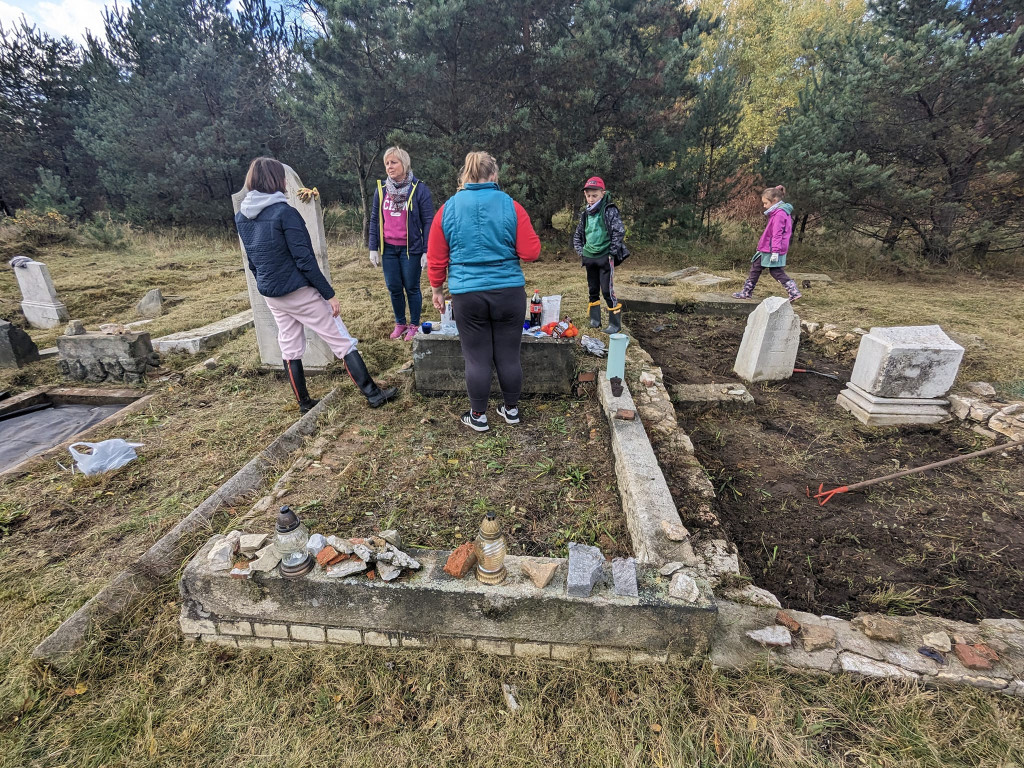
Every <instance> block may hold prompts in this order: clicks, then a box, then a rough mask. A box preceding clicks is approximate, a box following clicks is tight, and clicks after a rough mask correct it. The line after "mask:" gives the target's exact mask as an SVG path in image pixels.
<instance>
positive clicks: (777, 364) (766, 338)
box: [733, 296, 800, 382]
mask: <svg viewBox="0 0 1024 768" xmlns="http://www.w3.org/2000/svg"><path fill="white" fill-rule="evenodd" d="M799 347H800V317H799V316H798V315H797V314H796V313H795V312H794V311H793V305H792V304H790V302H789V301H787V300H786V299H784V298H782V297H780V296H769V297H768V298H767V299H765V300H764V301H762V302H761V303H760V304H759V305H758V306H757V309H755V310H754V311H753V312H751V313H750V315H748V316H747V327H746V330H744V331H743V341H741V342H740V351H739V353H738V354H737V355H736V365H735V366H733V370H734V371H736V373H737V375H738V376H739V377H740V378H742V379H744V380H745V381H751V382H753V381H780V380H782V379H788V378H790V377H791V376H792V375H793V364H794V363H795V362H796V353H797V350H798V349H799Z"/></svg>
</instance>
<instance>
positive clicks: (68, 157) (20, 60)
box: [0, 20, 93, 215]
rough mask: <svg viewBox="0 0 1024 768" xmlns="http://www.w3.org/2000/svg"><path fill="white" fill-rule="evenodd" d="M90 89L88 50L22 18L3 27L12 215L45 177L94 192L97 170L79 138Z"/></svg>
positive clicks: (2, 194)
mask: <svg viewBox="0 0 1024 768" xmlns="http://www.w3.org/2000/svg"><path fill="white" fill-rule="evenodd" d="M87 98H88V93H87V90H86V81H85V78H84V76H83V73H82V51H81V49H80V48H79V47H78V46H77V45H75V43H74V42H73V41H71V40H70V39H69V38H66V37H65V38H55V37H51V36H50V35H47V34H45V33H43V32H40V31H38V30H37V29H36V28H35V27H34V26H31V25H29V24H27V23H26V22H24V20H22V22H21V23H19V24H17V25H16V26H15V27H13V28H12V29H3V28H2V27H0V146H2V147H3V150H2V151H0V206H2V207H3V208H5V209H6V212H7V213H8V215H10V214H11V213H12V209H13V208H15V207H17V206H20V205H23V204H24V203H25V202H26V200H27V198H28V196H29V195H30V194H31V192H32V190H33V189H34V188H35V187H36V184H37V183H38V181H39V177H38V175H37V169H38V168H43V169H45V170H46V172H48V173H52V174H55V175H56V176H57V180H58V183H59V184H61V185H63V186H65V187H67V188H68V189H70V190H71V193H72V194H79V195H84V196H86V197H90V198H91V197H92V196H90V195H89V194H88V190H89V189H90V187H91V186H92V185H91V176H92V174H93V168H92V165H91V163H90V162H89V158H88V157H87V156H86V155H85V152H83V151H82V148H81V146H80V145H79V144H78V142H77V141H76V139H75V135H74V131H75V127H76V125H77V123H78V121H79V120H80V119H81V115H82V110H83V107H84V105H85V103H86V101H87Z"/></svg>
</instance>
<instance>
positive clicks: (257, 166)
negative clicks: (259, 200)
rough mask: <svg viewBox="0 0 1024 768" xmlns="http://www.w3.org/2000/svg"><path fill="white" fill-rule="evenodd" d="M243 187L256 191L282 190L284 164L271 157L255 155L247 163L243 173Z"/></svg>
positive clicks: (283, 189) (283, 187) (283, 188)
mask: <svg viewBox="0 0 1024 768" xmlns="http://www.w3.org/2000/svg"><path fill="white" fill-rule="evenodd" d="M245 188H246V189H248V190H250V191H251V190H256V191H257V192H267V193H273V192H284V191H285V174H284V166H283V165H281V161H280V160H275V159H274V158H272V157H257V158H256V159H255V160H253V161H252V163H250V164H249V172H248V173H247V174H245Z"/></svg>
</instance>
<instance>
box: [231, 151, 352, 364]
mask: <svg viewBox="0 0 1024 768" xmlns="http://www.w3.org/2000/svg"><path fill="white" fill-rule="evenodd" d="M284 173H285V195H287V197H288V204H289V205H290V206H292V207H293V208H294V209H295V210H297V211H298V212H299V213H300V214H302V220H303V221H305V222H306V230H307V231H308V232H309V239H310V240H311V241H312V242H313V253H314V254H315V255H316V261H317V264H319V265H320V271H321V272H323V273H324V277H325V278H327V280H328V281H329V280H330V279H331V268H330V267H329V266H328V264H327V234H326V232H325V231H324V213H323V209H322V208H321V207H320V200H318V199H317V198H316V197H313V198H311V199H310V201H309V202H308V203H304V202H302V201H301V200H299V197H298V191H299V190H300V189H301V188H302V186H303V185H302V179H300V178H299V175H298V174H297V173H296V172H295V171H294V170H293V169H292V168H291V166H288V165H286V166H285V167H284ZM245 195H246V190H245V189H244V188H243V189H240V190H239V191H238V192H236V193H235V194H233V195H232V196H231V204H232V206H233V207H234V209H235V213H238V211H239V208H240V207H241V205H242V200H244V199H245ZM242 266H243V268H244V269H245V281H246V283H247V284H248V286H249V303H250V304H251V305H252V313H253V320H254V321H255V326H256V343H257V344H258V345H259V349H260V360H261V361H263V364H264V365H267V366H270V367H271V368H279V369H282V370H283V369H284V362H283V361H282V358H281V348H280V347H279V346H278V344H277V324H276V323H275V322H274V316H273V315H272V314H270V307H268V306H267V302H266V299H264V298H263V297H262V296H261V295H260V292H259V291H258V290H257V289H256V278H255V277H254V276H253V274H252V272H251V271H250V269H249V260H248V259H247V258H246V257H245V245H244V244H243V245H242ZM332 360H334V353H332V352H331V349H330V347H328V346H327V344H326V343H324V341H323V340H322V339H321V338H320V337H319V336H317V335H316V334H315V333H313V332H312V331H311V330H309V329H308V328H307V329H306V354H305V355H303V357H302V364H303V366H304V367H305V368H306V369H307V370H319V369H322V368H324V367H325V366H326V365H327V364H328V363H330V362H331V361H332Z"/></svg>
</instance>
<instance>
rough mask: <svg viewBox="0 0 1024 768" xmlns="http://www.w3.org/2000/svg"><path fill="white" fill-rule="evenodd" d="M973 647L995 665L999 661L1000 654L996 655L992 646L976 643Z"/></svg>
mask: <svg viewBox="0 0 1024 768" xmlns="http://www.w3.org/2000/svg"><path fill="white" fill-rule="evenodd" d="M971 647H972V648H974V650H975V651H977V652H978V653H980V654H981V655H982V656H984V657H985V658H986V659H988V660H989V661H991V662H992V663H993V664H995V663H996V662H997V661H999V654H998V653H996V652H995V650H993V649H992V647H991V646H989V645H986V644H985V643H974V645H972V646H971Z"/></svg>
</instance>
